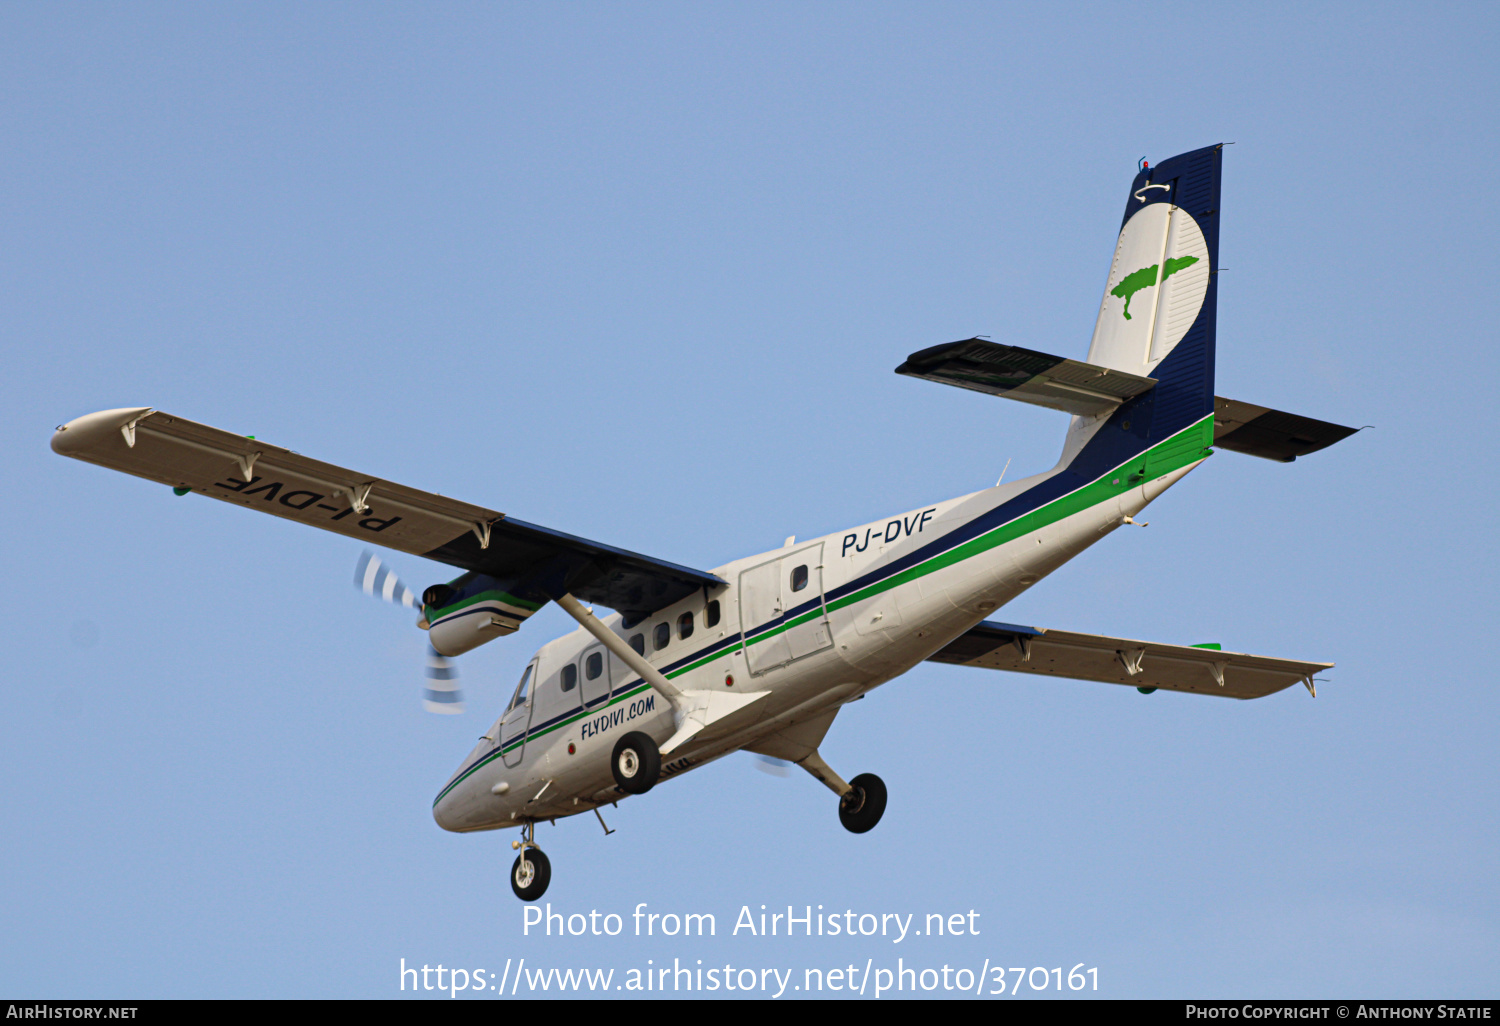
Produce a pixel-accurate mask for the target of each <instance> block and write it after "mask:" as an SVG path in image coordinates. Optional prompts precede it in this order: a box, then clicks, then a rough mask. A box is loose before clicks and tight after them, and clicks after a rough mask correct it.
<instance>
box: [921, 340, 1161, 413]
mask: <svg viewBox="0 0 1500 1026" xmlns="http://www.w3.org/2000/svg"><path fill="white" fill-rule="evenodd" d="M896 373H897V374H905V375H906V376H908V377H912V378H926V379H927V380H928V381H937V382H940V383H942V384H944V385H957V386H958V387H959V388H968V389H972V390H973V391H975V392H984V393H986V394H988V395H998V396H1001V397H1003V398H1005V399H1019V400H1020V401H1021V402H1023V403H1033V404H1035V405H1037V406H1045V407H1047V408H1048V409H1049V410H1061V411H1062V412H1064V413H1073V414H1077V415H1079V416H1083V417H1090V416H1093V415H1095V414H1098V413H1107V412H1109V411H1110V410H1113V409H1114V408H1115V407H1117V406H1119V405H1120V404H1121V403H1123V402H1124V401H1125V400H1127V399H1132V398H1134V397H1135V396H1138V395H1140V394H1141V393H1143V392H1147V391H1149V390H1150V389H1151V388H1152V387H1153V386H1155V384H1156V381H1155V379H1153V378H1143V377H1140V376H1139V375H1136V374H1128V373H1126V372H1124V371H1117V370H1110V369H1109V368H1108V367H1098V366H1095V365H1094V364H1091V363H1084V362H1083V361H1081V360H1065V359H1063V358H1062V357H1061V356H1049V355H1048V354H1046V353H1038V352H1036V351H1035V350H1033V349H1022V348H1021V347H1020V346H1002V345H999V344H998V343H995V342H989V341H987V340H985V339H982V338H970V339H964V340H963V341H962V342H949V343H948V344H947V345H941V346H933V347H932V348H930V349H924V350H922V351H921V352H919V353H912V354H911V355H910V356H909V357H907V358H906V362H905V363H903V364H902V365H901V366H899V367H897V368H896Z"/></svg>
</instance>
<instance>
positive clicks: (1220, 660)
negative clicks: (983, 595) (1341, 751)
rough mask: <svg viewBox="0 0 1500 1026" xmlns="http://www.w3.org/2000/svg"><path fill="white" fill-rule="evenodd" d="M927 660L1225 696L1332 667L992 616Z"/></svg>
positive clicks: (1263, 690)
mask: <svg viewBox="0 0 1500 1026" xmlns="http://www.w3.org/2000/svg"><path fill="white" fill-rule="evenodd" d="M928 659H930V660H931V661H933V662H938V663H958V664H960V665H963V666H982V667H984V668H985V669H989V670H1013V671H1015V672H1017V673H1040V674H1045V675H1047V676H1051V677H1071V678H1074V679H1076V680H1097V681H1102V682H1104V683H1106V684H1126V685H1129V686H1130V687H1136V688H1165V689H1166V690H1168V691H1191V692H1194V693H1196V694H1200V695H1223V696H1224V697H1226V698H1262V697H1264V696H1266V695H1270V694H1274V693H1275V692H1277V691H1280V690H1282V689H1283V688H1289V687H1291V686H1292V685H1293V684H1298V683H1301V684H1305V685H1306V686H1307V689H1308V690H1309V691H1312V692H1313V694H1314V695H1316V694H1317V692H1316V691H1314V690H1313V675H1314V674H1316V673H1321V672H1322V671H1324V670H1327V669H1331V668H1332V667H1333V664H1332V663H1307V662H1298V661H1297V660H1295V659H1273V658H1271V657H1269V656H1256V655H1245V654H1244V653H1242V652H1224V651H1221V650H1220V649H1219V648H1218V647H1217V646H1215V647H1212V648H1210V647H1199V646H1195V645H1160V644H1157V643H1156V642H1151V641H1135V640H1133V639H1130V638H1110V637H1105V636H1104V635H1102V634H1075V633H1073V632H1072V631H1057V630H1039V629H1038V628H1035V627H1022V626H1019V625H1017V624H1009V623H997V622H995V621H993V620H986V621H985V622H984V623H981V624H979V625H978V626H976V627H973V628H970V629H969V630H968V631H967V632H965V633H964V634H961V635H959V637H957V638H955V639H954V640H953V641H951V642H949V643H948V645H946V646H945V647H943V648H942V649H940V650H939V651H937V652H935V653H934V654H933V655H931V656H928Z"/></svg>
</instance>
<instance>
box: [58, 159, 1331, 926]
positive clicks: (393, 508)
mask: <svg viewBox="0 0 1500 1026" xmlns="http://www.w3.org/2000/svg"><path fill="white" fill-rule="evenodd" d="M1222 158H1223V145H1222V144H1220V145H1217V146H1209V147H1204V148H1202V149H1198V150H1193V151H1191V152H1188V153H1184V154H1181V155H1179V156H1176V157H1173V158H1171V159H1170V160H1166V161H1163V162H1162V163H1160V164H1158V165H1156V166H1155V167H1152V166H1150V165H1149V164H1147V163H1146V162H1145V161H1144V160H1142V161H1141V162H1139V164H1138V165H1137V174H1136V175H1135V177H1134V179H1133V181H1132V182H1131V185H1130V190H1129V193H1128V195H1127V198H1126V203H1125V212H1124V216H1123V217H1122V219H1121V224H1120V232H1119V236H1118V239H1117V242H1116V246H1115V253H1114V259H1113V261H1112V263H1111V265H1110V271H1109V277H1108V279H1107V282H1106V285H1105V291H1104V296H1103V299H1102V300H1101V302H1100V306H1099V313H1098V318H1097V321H1096V324H1095V328H1094V334H1093V338H1092V341H1091V343H1090V346H1089V350H1088V358H1087V360H1084V361H1079V360H1073V359H1067V358H1064V357H1058V356H1052V355H1049V354H1046V353H1042V352H1039V351H1036V350H1031V349H1026V348H1022V347H1020V346H1015V345H1005V344H1001V343H997V342H993V341H990V340H988V339H985V338H980V337H975V338H969V339H964V340H962V341H958V342H952V343H947V344H943V345H937V346H933V347H931V348H927V349H923V350H921V351H919V352H916V353H913V354H912V355H911V356H909V357H908V358H907V359H906V361H905V362H904V363H902V364H901V365H900V366H899V367H897V368H896V373H898V374H903V375H907V376H910V377H915V378H925V379H926V380H928V381H933V382H938V383H941V384H945V385H953V386H957V387H960V388H965V389H970V390H973V391H977V392H982V393H985V394H987V395H991V396H996V397H999V398H1005V399H1014V400H1019V401H1021V402H1025V403H1030V404H1033V405H1038V406H1043V407H1046V408H1048V409H1053V410H1058V411H1061V412H1063V413H1066V414H1069V415H1070V417H1071V419H1070V421H1069V424H1068V427H1067V430H1066V433H1065V435H1064V440H1063V447H1062V453H1061V455H1060V457H1059V458H1058V461H1057V463H1056V465H1055V466H1053V467H1052V469H1050V470H1048V471H1046V472H1044V473H1041V474H1037V475H1034V476H1032V477H1028V478H1024V479H1021V480H1016V481H1012V482H1010V483H1008V484H996V485H995V486H994V487H992V488H985V489H984V490H982V491H978V492H974V493H972V494H969V495H963V496H959V497H958V498H953V499H948V500H945V501H940V502H933V503H931V504H929V505H926V506H922V507H919V508H917V509H912V510H907V511H904V512H901V513H898V514H894V515H892V516H889V517H884V518H882V519H880V520H877V521H874V522H871V523H867V524H860V525H859V526H857V527H852V528H849V529H847V530H843V531H837V532H834V533H833V534H828V535H824V536H823V537H820V538H813V539H809V540H805V541H797V540H796V539H795V538H788V539H787V540H786V543H785V545H784V546H783V547H782V548H780V549H776V550H773V551H770V552H762V553H758V554H756V555H752V556H747V557H745V558H742V559H736V560H733V561H731V562H729V563H726V564H724V565H723V566H720V567H716V568H715V569H713V570H711V571H704V570H697V569H693V568H691V567H687V566H682V565H679V564H676V563H671V562H668V561H666V560H662V559H657V558H654V557H651V556H646V555H642V554H640V553H636V552H631V551H627V550H625V549H621V548H616V547H614V546H612V545H606V544H603V543H600V542H594V541H590V540H587V539H584V538H579V537H575V536H573V535H570V534H565V533H563V532H561V531H557V530H554V529H551V528H548V527H542V526H539V525H537V524H532V523H527V522H525V521H523V520H520V519H517V518H515V517H512V516H509V515H507V514H504V513H500V512H497V511H495V510H492V509H488V508H485V507H481V506H475V505H471V504H469V503H465V502H460V501H457V500H454V499H449V498H446V497H444V496H441V495H436V494H433V493H430V492H423V491H419V490H417V489H414V488H408V487H406V486H404V485H400V484H396V483H394V482H390V481H386V480H383V479H380V478H375V477H371V476H369V475H367V474H363V473H357V472H355V471H353V470H349V469H346V468H343V467H339V466H335V465H333V464H329V463H324V462H321V461H319V460H315V459H312V458H310V457H307V456H302V455H300V454H298V453H295V452H292V451H290V450H288V449H284V448H281V447H279V446H275V445H271V444H269V443H267V442H264V441H261V440H258V439H256V438H253V437H249V436H244V435H237V434H234V433H232V432H228V431H223V430H220V429H217V428H212V427H208V426H206V425H203V424H199V423H195V422H193V421H190V420H186V419H184V418H181V417H178V416H175V415H171V414H167V413H163V412H161V411H158V410H155V409H153V408H150V407H129V408H122V409H114V410H105V411H102V412H98V413H92V414H88V415H86V416H83V417H79V418H78V419H76V420H73V421H70V422H68V423H67V424H64V425H62V426H61V427H59V428H58V429H57V430H56V432H55V433H54V435H53V436H52V448H53V450H54V451H56V452H58V453H60V454H62V455H65V456H70V457H74V458H76V459H80V460H84V461H87V462H90V463H96V464H99V465H101V466H104V467H108V468H110V469H113V470H118V471H122V472H124V473H127V474H134V475H136V476H139V477H144V478H147V479H149V480H151V481H155V482H158V483H160V484H166V485H169V486H171V487H172V488H173V490H174V491H175V492H177V493H178V494H179V495H185V494H188V493H197V494H199V495H206V496H209V497H211V498H215V499H220V500H223V501H225V502H231V503H236V504H239V505H242V506H246V507H248V508H250V509H255V510H259V511H261V512H264V513H270V514H273V515H275V516H280V517H283V518H286V519H289V520H295V521H297V522H299V523H303V524H309V525H311V526H314V527H320V528H323V529H324V530H327V531H332V532H335V533H338V534H342V535H345V536H346V537H352V538H357V539H360V540H362V541H366V542H368V543H371V544H376V545H380V546H383V547H385V548H389V549H394V550H397V551H400V552H404V553H409V554H412V555H418V556H425V557H426V558H428V559H432V560H435V561H437V562H440V563H444V564H447V565H449V566H452V567H456V568H457V569H459V570H461V571H462V573H461V574H460V575H459V576H458V577H456V578H454V579H453V580H450V581H447V582H446V583H441V584H435V585H433V586H432V587H429V588H428V589H426V591H425V592H423V593H422V595H421V596H420V598H418V597H417V596H416V595H415V594H414V593H413V592H412V591H411V590H410V589H408V588H407V587H406V586H405V585H404V584H402V583H401V582H400V580H399V579H398V578H397V577H396V575H395V574H394V573H393V572H392V571H391V570H390V568H389V567H387V566H386V565H385V564H384V563H382V562H381V561H380V560H379V559H378V558H376V557H374V556H373V555H370V554H368V553H367V554H366V556H365V557H364V558H363V559H362V560H361V562H360V566H359V569H358V573H357V577H356V582H357V583H358V584H360V585H361V586H362V587H363V588H364V589H365V590H366V591H368V592H370V593H372V594H376V595H378V596H380V597H382V598H385V599H387V600H390V601H394V602H396V603H398V604H399V605H402V606H406V607H409V608H411V609H412V610H418V609H419V610H420V615H421V619H420V620H419V621H418V623H417V626H418V627H420V628H423V629H425V630H426V631H427V636H428V640H429V641H430V643H431V660H430V666H429V681H428V689H427V692H426V702H427V706H428V708H429V709H433V710H436V711H452V710H455V709H457V708H459V707H460V704H461V703H460V702H459V697H460V696H459V694H458V692H457V688H456V684H455V683H454V670H453V667H452V664H451V663H449V662H448V660H449V659H450V658H451V657H455V656H458V655H461V654H462V653H464V652H467V651H470V650H472V649H474V648H476V647H478V646H480V645H483V644H486V643H488V642H490V641H493V640H495V639H497V638H503V637H506V636H507V635H510V634H513V633H515V632H516V631H517V630H519V629H520V628H521V627H522V625H523V624H524V623H525V622H526V620H527V619H528V618H529V617H530V616H531V615H532V614H533V613H535V612H536V611H537V610H538V609H540V608H542V606H543V605H545V604H546V603H548V602H553V603H556V604H557V605H558V606H559V607H560V608H561V609H563V610H564V611H565V612H566V613H567V614H568V615H569V616H571V617H572V618H573V619H574V620H576V621H577V622H578V625H579V626H578V628H577V629H576V630H574V631H573V632H572V633H570V634H567V635H565V636H563V637H560V638H557V639H555V640H553V641H551V642H548V643H547V644H545V645H543V646H542V647H541V648H539V649H538V650H537V651H536V653H535V655H533V657H532V658H531V660H530V662H529V663H528V664H527V666H526V669H525V671H524V672H523V673H522V675H521V679H520V682H519V683H518V684H517V685H516V688H515V690H514V692H513V694H512V696H511V698H510V701H509V702H508V703H507V704H506V706H505V708H504V710H503V711H502V712H501V714H500V716H499V718H498V719H497V720H496V721H495V723H494V725H493V726H492V727H490V728H489V729H488V730H487V731H486V732H485V733H484V735H483V736H482V737H481V738H480V739H479V742H478V744H476V745H475V747H474V749H473V750H472V751H471V752H470V753H469V754H468V756H466V757H465V758H464V760H463V761H462V763H461V764H460V765H459V768H458V770H457V771H456V772H455V773H454V774H453V775H452V777H451V778H449V780H448V781H447V782H446V783H445V784H444V786H443V787H442V788H441V790H440V791H439V792H438V794H437V797H436V798H435V799H434V801H433V805H432V815H433V818H434V819H435V820H436V822H437V824H438V825H439V826H440V827H442V828H443V829H445V830H451V831H456V832H472V831H483V830H496V829H503V828H513V827H520V828H521V839H520V840H518V841H515V842H513V844H512V848H513V849H515V850H518V852H519V854H518V855H517V856H516V859H515V862H514V864H513V865H512V867H511V887H512V889H513V890H514V892H515V894H516V896H517V897H519V898H520V899H521V900H523V901H528V902H529V901H535V900H536V899H538V898H539V897H541V896H542V894H543V893H544V892H545V891H546V889H547V886H548V884H549V882H550V880H551V874H552V870H551V863H550V861H549V860H548V858H547V856H546V855H545V854H543V852H542V851H541V849H540V848H539V847H538V846H537V844H536V837H535V828H536V824H537V823H538V822H541V821H543V820H548V821H555V820H557V819H562V818H565V817H568V816H574V815H579V814H587V813H589V812H593V813H594V814H595V815H596V816H597V817H598V818H599V822H600V825H601V826H604V828H605V830H606V832H607V833H608V832H611V831H610V829H609V827H608V826H607V825H605V824H604V819H603V816H602V813H601V811H600V810H601V809H602V807H603V806H605V805H615V804H616V803H618V802H619V801H620V800H622V799H624V798H626V797H628V796H631V795H643V794H646V793H648V792H649V791H651V789H652V788H653V787H654V786H655V785H656V784H657V783H658V782H659V781H661V780H664V779H667V778H670V777H674V776H679V775H681V774H683V773H685V772H688V771H690V770H695V769H698V768H700V767H702V766H705V765H707V764H708V763H710V762H713V761H714V760H716V759H720V758H723V757H724V756H726V755H729V754H731V753H733V752H736V751H740V750H745V751H749V752H752V753H756V754H758V755H760V756H762V757H765V758H768V759H772V760H782V761H784V762H786V763H794V764H796V765H797V766H800V767H802V768H803V769H804V770H806V771H807V772H808V773H809V774H811V775H812V776H813V777H814V778H816V779H817V780H818V781H820V782H821V783H822V784H824V785H825V786H827V787H828V788H829V789H830V790H831V791H833V792H834V794H835V795H836V796H837V798H838V816H839V821H840V822H841V823H842V824H843V826H844V827H845V828H847V829H848V830H850V831H852V832H854V833H864V832H866V831H869V830H871V829H872V828H873V827H874V826H875V825H876V824H877V823H879V821H880V819H881V816H882V815H883V813H884V811H885V807H886V798H887V791H886V786H885V783H884V782H883V781H882V780H881V779H880V777H878V776H876V775H875V774H873V773H861V774H858V775H856V776H854V777H852V778H850V779H848V780H846V779H845V778H844V777H842V776H841V775H840V774H839V773H838V772H837V771H835V770H834V769H833V768H832V767H830V766H829V765H828V764H827V763H826V762H824V760H823V758H822V756H820V755H819V746H820V744H821V743H822V741H823V738H824V736H825V735H826V733H827V732H828V730H829V728H830V727H831V726H832V725H833V722H834V720H835V719H836V718H837V716H838V714H839V710H840V709H842V708H843V707H844V706H845V705H847V704H849V703H850V702H854V701H857V700H859V699H862V698H864V697H865V695H866V694H868V693H869V692H870V691H872V690H873V689H874V688H876V687H878V686H880V685H881V684H884V683H886V682H887V681H889V680H892V679H893V678H896V677H899V676H900V675H901V674H903V673H905V672H907V671H908V670H910V669H912V668H913V667H915V666H917V665H918V664H920V663H922V662H924V661H929V660H930V661H936V662H940V663H952V664H958V665H963V666H971V667H983V668H988V669H998V670H1009V671H1012V672H1019V673H1030V674H1040V675H1043V676H1052V677H1064V678H1073V679H1081V680H1090V681H1100V682H1104V683H1110V684H1118V685H1123V686H1128V687H1135V688H1136V689H1137V690H1139V691H1140V692H1142V693H1146V694H1149V693H1151V692H1153V691H1156V690H1158V689H1163V690H1168V691H1180V692H1189V693H1194V694H1200V695H1218V696H1223V697H1228V698H1238V699H1251V698H1260V697H1263V696H1266V695H1269V694H1272V693H1275V692H1278V691H1281V690H1283V689H1285V688H1288V687H1291V686H1292V685H1294V684H1297V683H1299V682H1300V683H1302V684H1304V685H1305V686H1306V687H1307V689H1308V691H1309V692H1311V693H1312V694H1313V695H1314V696H1316V694H1317V691H1316V687H1315V676H1316V675H1317V674H1320V673H1322V672H1324V671H1326V670H1328V669H1330V668H1331V667H1332V665H1333V664H1331V663H1321V662H1308V661H1303V660H1292V659H1280V658H1271V657H1266V656H1256V655H1248V654H1244V653H1239V652H1232V651H1224V650H1222V649H1221V648H1220V647H1219V646H1217V645H1206V646H1205V645H1196V646H1195V645H1177V644H1158V643H1155V642H1147V641H1139V640H1135V639H1130V638H1117V637H1109V636H1105V635H1095V634H1081V633H1076V632H1072V631H1065V630H1056V629H1048V628H1039V627H1028V626H1023V625H1019V624H1010V623H1003V622H999V621H991V620H988V619H986V617H988V616H989V615H990V614H992V613H993V612H994V611H995V610H997V609H999V608H1000V607H1002V606H1004V605H1006V604H1007V603H1009V602H1011V601H1012V600H1013V599H1015V598H1016V597H1018V596H1020V595H1022V594H1024V593H1025V592H1026V591H1027V589H1029V588H1031V587H1032V586H1033V585H1035V584H1036V583H1037V582H1038V581H1040V580H1041V579H1042V578H1043V577H1045V576H1047V574H1049V573H1051V572H1052V571H1054V570H1056V569H1057V568H1058V567H1060V566H1062V565H1063V564H1064V563H1066V562H1067V561H1068V560H1070V559H1072V558H1073V557H1074V556H1077V555H1079V554H1080V553H1082V552H1083V551H1084V550H1085V549H1087V548H1088V547H1090V546H1091V545H1093V544H1094V543H1095V542H1098V541H1100V540H1102V539H1103V538H1104V537H1105V535H1107V534H1109V533H1111V532H1112V531H1114V530H1116V529H1117V528H1119V527H1121V526H1122V525H1127V524H1134V523H1137V521H1136V520H1135V518H1136V517H1137V516H1138V515H1139V514H1140V513H1141V511H1142V510H1143V509H1144V508H1145V507H1146V506H1147V505H1148V504H1149V503H1150V502H1152V501H1153V500H1154V499H1155V498H1156V497H1157V496H1159V495H1161V494H1162V492H1164V491H1166V490H1167V489H1168V488H1170V487H1171V486H1172V485H1174V484H1176V483H1177V482H1178V481H1179V480H1181V479H1182V477H1184V476H1185V475H1186V474H1187V473H1188V472H1189V471H1191V470H1193V469H1194V468H1195V467H1197V466H1199V465H1200V464H1201V463H1203V461H1204V460H1206V459H1207V458H1208V457H1209V456H1210V455H1212V454H1213V452H1214V450H1215V449H1227V450H1230V451H1234V452H1241V453H1246V454H1249V455H1253V456H1260V457H1264V458H1268V459H1273V460H1279V461H1282V462H1291V461H1293V460H1295V459H1296V458H1297V457H1299V456H1304V455H1306V454H1308V453H1312V452H1316V451H1318V450H1320V449H1322V448H1325V447H1327V446H1329V445H1332V444H1333V443H1335V442H1338V441H1340V440H1342V439H1343V438H1346V437H1348V436H1349V435H1350V434H1353V433H1354V429H1352V428H1347V427H1342V426H1340V425H1337V424H1330V423H1328V422H1325V421H1319V420H1314V419H1311V418H1308V417H1303V416H1299V415H1295V414H1289V413H1284V412H1281V411H1277V410H1273V409H1270V408H1268V407H1264V406H1259V405H1255V404H1251V403H1246V402H1242V401H1238V400H1231V399H1225V398H1221V397H1218V396H1216V395H1215V394H1214V391H1215V389H1214V353H1215V329H1216V308H1217V291H1218V290H1217V271H1218V240H1219V227H1218V226H1219V210H1220V179H1221V170H1222ZM1002 478H1003V473H1002ZM593 606H601V607H605V608H606V609H608V610H613V612H612V613H610V614H608V615H606V616H603V617H600V616H598V615H596V614H595V612H594V610H593V608H591V607H593Z"/></svg>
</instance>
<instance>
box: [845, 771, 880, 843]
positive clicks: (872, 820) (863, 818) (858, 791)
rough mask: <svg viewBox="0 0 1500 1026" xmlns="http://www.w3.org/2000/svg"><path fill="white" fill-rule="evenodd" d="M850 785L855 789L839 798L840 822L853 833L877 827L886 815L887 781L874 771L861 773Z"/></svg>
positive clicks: (860, 832)
mask: <svg viewBox="0 0 1500 1026" xmlns="http://www.w3.org/2000/svg"><path fill="white" fill-rule="evenodd" d="M849 786H850V787H851V788H853V790H851V791H850V792H849V793H848V794H846V795H844V796H843V797H842V798H840V799H839V822H840V823H842V824H844V829H845V830H847V831H849V832H850V833H851V834H862V833H865V832H866V831H869V830H873V829H875V824H876V823H879V822H880V817H881V816H884V815H885V781H884V780H881V779H880V778H879V777H877V776H876V775H875V774H873V773H861V774H860V775H859V776H857V777H855V778H854V779H853V780H851V781H849Z"/></svg>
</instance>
